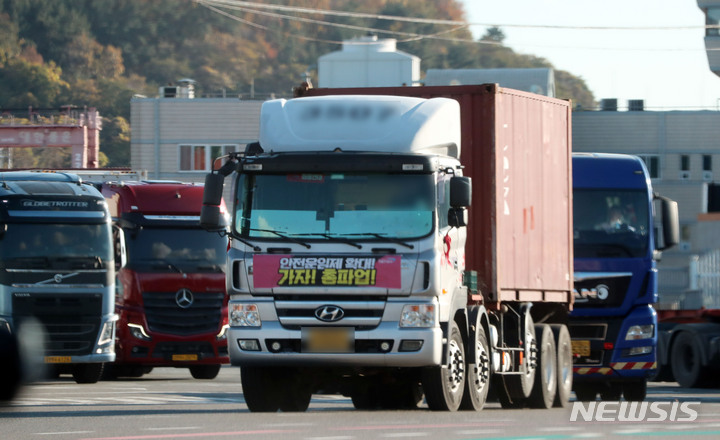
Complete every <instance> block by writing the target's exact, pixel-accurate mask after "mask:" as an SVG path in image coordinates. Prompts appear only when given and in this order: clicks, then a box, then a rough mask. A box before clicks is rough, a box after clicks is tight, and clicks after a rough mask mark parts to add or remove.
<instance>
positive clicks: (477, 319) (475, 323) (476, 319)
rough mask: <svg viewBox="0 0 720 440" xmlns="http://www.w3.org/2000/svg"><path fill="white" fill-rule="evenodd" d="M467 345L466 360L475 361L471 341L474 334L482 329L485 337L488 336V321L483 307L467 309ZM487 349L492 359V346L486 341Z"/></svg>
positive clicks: (474, 347) (473, 338)
mask: <svg viewBox="0 0 720 440" xmlns="http://www.w3.org/2000/svg"><path fill="white" fill-rule="evenodd" d="M468 323H469V324H468V343H467V358H468V359H475V349H476V348H477V347H476V345H475V344H474V343H472V341H474V340H475V332H476V331H477V329H478V328H480V327H482V329H483V330H484V331H485V335H486V337H489V336H490V320H489V318H488V315H487V310H485V306H482V305H481V306H470V307H468ZM488 348H489V350H490V353H489V354H490V358H491V359H492V346H491V344H490V341H488Z"/></svg>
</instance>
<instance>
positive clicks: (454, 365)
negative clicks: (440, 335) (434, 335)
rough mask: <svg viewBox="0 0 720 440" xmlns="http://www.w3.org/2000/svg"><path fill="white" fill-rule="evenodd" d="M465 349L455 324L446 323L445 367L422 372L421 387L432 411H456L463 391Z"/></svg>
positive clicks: (430, 368)
mask: <svg viewBox="0 0 720 440" xmlns="http://www.w3.org/2000/svg"><path fill="white" fill-rule="evenodd" d="M465 374H466V371H465V349H464V347H463V339H462V336H461V335H460V330H459V329H458V327H457V325H456V324H455V322H453V321H450V322H449V323H448V337H447V344H446V346H445V365H443V366H440V367H429V368H426V369H424V370H423V374H422V385H423V390H424V391H425V399H426V400H427V404H428V407H430V409H431V410H433V411H457V409H458V408H459V407H460V402H461V401H462V396H463V391H464V389H465Z"/></svg>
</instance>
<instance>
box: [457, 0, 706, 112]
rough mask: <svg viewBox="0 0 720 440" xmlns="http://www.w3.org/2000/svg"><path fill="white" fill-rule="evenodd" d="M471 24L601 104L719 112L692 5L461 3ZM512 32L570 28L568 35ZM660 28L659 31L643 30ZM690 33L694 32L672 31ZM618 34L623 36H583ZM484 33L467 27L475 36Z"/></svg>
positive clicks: (680, 0)
mask: <svg viewBox="0 0 720 440" xmlns="http://www.w3.org/2000/svg"><path fill="white" fill-rule="evenodd" d="M462 2H463V4H464V5H465V11H466V13H467V20H468V21H469V22H470V23H481V24H495V25H498V26H499V27H500V28H501V29H502V31H503V33H504V34H505V37H506V38H505V41H504V44H505V46H508V47H510V48H512V49H513V50H514V51H515V52H516V53H521V54H527V55H535V56H538V57H542V58H545V59H546V60H548V61H549V62H550V63H552V65H553V66H554V67H555V68H556V69H559V70H565V71H567V72H570V73H571V74H573V75H575V76H578V77H580V78H582V79H583V80H585V83H586V84H587V86H588V87H589V88H590V90H591V91H592V92H593V94H594V95H595V99H596V100H597V101H598V102H599V101H600V100H601V99H604V98H617V99H618V107H626V106H627V100H630V99H643V100H645V108H646V109H648V110H696V109H700V108H703V109H713V110H720V76H717V75H715V74H714V73H712V72H711V71H710V68H709V67H708V61H707V55H706V52H705V44H704V40H703V38H704V35H705V32H704V29H702V28H701V27H702V26H703V25H704V24H705V16H704V14H703V13H702V11H701V10H700V8H698V6H697V1H696V0H595V1H592V0H462ZM511 25H534V26H548V25H550V26H571V27H573V28H572V29H542V28H523V27H515V26H511ZM653 26H655V27H663V28H664V29H661V30H648V29H642V28H648V27H653ZM686 26H693V27H695V28H693V29H669V28H672V27H686ZM592 27H623V28H634V29H632V30H625V29H600V30H598V29H587V28H592ZM486 29H487V27H486V26H480V25H478V26H472V27H471V31H472V32H473V34H474V35H475V36H481V35H483V34H484V33H485V30H486Z"/></svg>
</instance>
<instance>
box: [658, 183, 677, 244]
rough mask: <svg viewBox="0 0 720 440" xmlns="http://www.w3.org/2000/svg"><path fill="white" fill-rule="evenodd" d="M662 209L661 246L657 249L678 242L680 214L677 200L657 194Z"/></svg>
mask: <svg viewBox="0 0 720 440" xmlns="http://www.w3.org/2000/svg"><path fill="white" fill-rule="evenodd" d="M658 199H660V209H661V210H662V225H663V246H662V247H661V248H658V250H665V249H670V248H671V247H673V246H675V245H676V244H678V243H680V216H679V214H678V206H677V202H676V201H674V200H670V199H668V198H667V197H662V196H658Z"/></svg>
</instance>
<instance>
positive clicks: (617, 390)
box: [600, 382, 623, 402]
mask: <svg viewBox="0 0 720 440" xmlns="http://www.w3.org/2000/svg"><path fill="white" fill-rule="evenodd" d="M622 393H623V387H622V385H620V384H619V383H613V382H611V383H608V384H604V386H601V388H600V400H604V401H606V402H617V401H618V400H620V397H621V396H622Z"/></svg>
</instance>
